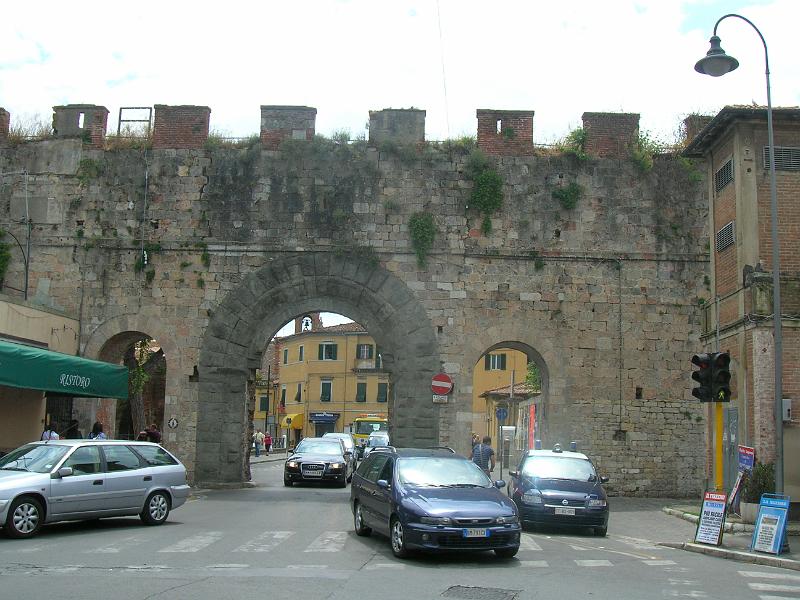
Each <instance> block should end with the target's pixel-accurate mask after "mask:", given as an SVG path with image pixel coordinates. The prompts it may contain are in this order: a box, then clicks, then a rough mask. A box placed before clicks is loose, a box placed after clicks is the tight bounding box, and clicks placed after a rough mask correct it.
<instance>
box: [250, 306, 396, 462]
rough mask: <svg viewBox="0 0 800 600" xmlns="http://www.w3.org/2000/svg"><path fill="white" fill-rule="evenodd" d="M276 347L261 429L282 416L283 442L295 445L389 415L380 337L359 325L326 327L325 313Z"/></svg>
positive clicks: (260, 398)
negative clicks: (377, 340)
mask: <svg viewBox="0 0 800 600" xmlns="http://www.w3.org/2000/svg"><path fill="white" fill-rule="evenodd" d="M271 346H273V349H272V352H273V353H274V355H273V358H272V360H270V359H269V355H270V352H269V351H268V353H267V355H268V359H267V360H268V362H269V365H270V368H269V383H267V373H266V372H265V370H264V369H262V370H261V374H260V375H261V381H262V382H263V384H262V385H260V386H259V385H257V386H256V411H255V413H254V416H253V419H254V423H255V426H256V427H261V426H262V425H263V424H264V423H265V422H266V423H270V418H269V415H270V414H272V415H275V416H276V419H274V422H275V429H274V431H272V433H273V436H274V437H275V438H276V440H279V442H278V446H280V439H281V438H282V436H285V435H287V434H288V439H289V445H290V446H291V445H293V444H294V443H296V442H297V441H299V440H300V439H301V438H302V437H309V436H321V435H322V434H324V433H327V432H331V431H350V426H351V424H352V423H353V419H354V418H355V417H357V416H359V415H363V414H384V415H386V414H388V399H389V394H390V389H389V388H390V386H389V374H388V373H387V372H385V371H383V369H382V365H381V356H380V350H379V348H377V346H376V344H375V340H374V339H373V338H372V337H370V335H369V334H368V333H367V331H366V330H365V329H364V328H363V327H362V326H361V325H359V324H358V323H345V324H341V325H333V326H330V327H324V326H323V325H322V322H321V321H320V318H319V313H311V314H308V315H303V316H301V317H298V318H297V319H295V333H294V334H293V335H290V336H287V337H282V338H276V339H275V340H273V343H272V344H271ZM265 409H269V413H267V412H266V411H265ZM269 429H271V428H270V427H268V430H269ZM276 434H277V435H276Z"/></svg>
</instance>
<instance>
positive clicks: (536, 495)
mask: <svg viewBox="0 0 800 600" xmlns="http://www.w3.org/2000/svg"><path fill="white" fill-rule="evenodd" d="M522 501H523V502H524V503H525V504H544V502H543V501H542V494H541V493H540V492H539V491H537V490H528V491H527V492H525V493H524V494H522Z"/></svg>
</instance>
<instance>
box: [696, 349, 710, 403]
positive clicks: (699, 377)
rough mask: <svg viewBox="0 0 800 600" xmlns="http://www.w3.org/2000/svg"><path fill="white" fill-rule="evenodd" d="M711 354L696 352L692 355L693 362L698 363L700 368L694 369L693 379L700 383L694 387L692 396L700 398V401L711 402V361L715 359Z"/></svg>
mask: <svg viewBox="0 0 800 600" xmlns="http://www.w3.org/2000/svg"><path fill="white" fill-rule="evenodd" d="M713 358H714V357H713V355H711V354H695V355H694V356H692V364H693V365H697V366H698V367H699V370H697V371H692V379H694V380H695V381H696V382H697V383H699V384H700V385H699V386H698V387H696V388H693V389H692V396H694V397H695V398H697V399H698V400H700V402H711V401H712V395H711V392H712V390H711V361H712V360H713Z"/></svg>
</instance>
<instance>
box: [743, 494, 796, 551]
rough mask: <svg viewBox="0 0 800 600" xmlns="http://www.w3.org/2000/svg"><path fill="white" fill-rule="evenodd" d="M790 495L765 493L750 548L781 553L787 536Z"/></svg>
mask: <svg viewBox="0 0 800 600" xmlns="http://www.w3.org/2000/svg"><path fill="white" fill-rule="evenodd" d="M788 513H789V497H788V496H778V495H773V496H768V495H767V494H764V496H763V497H762V498H761V504H760V506H759V507H758V517H757V518H756V526H755V530H754V531H753V540H752V542H750V548H751V549H752V550H755V551H757V552H767V553H769V554H780V553H781V550H782V548H783V545H784V540H785V538H786V518H787V515H788Z"/></svg>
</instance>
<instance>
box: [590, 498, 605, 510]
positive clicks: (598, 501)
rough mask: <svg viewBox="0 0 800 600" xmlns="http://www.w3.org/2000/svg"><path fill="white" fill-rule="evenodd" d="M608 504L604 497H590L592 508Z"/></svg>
mask: <svg viewBox="0 0 800 600" xmlns="http://www.w3.org/2000/svg"><path fill="white" fill-rule="evenodd" d="M605 505H606V501H605V500H604V499H602V498H589V507H590V508H602V507H604V506H605Z"/></svg>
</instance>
